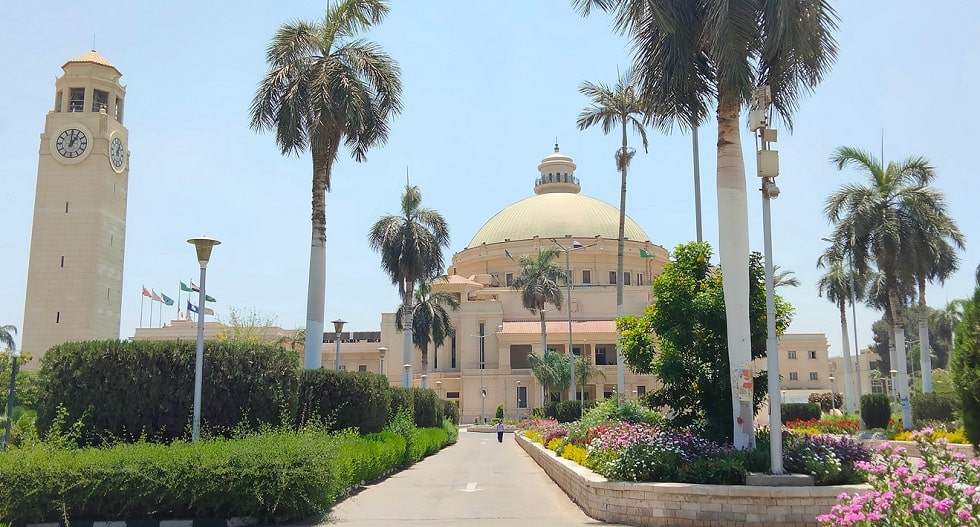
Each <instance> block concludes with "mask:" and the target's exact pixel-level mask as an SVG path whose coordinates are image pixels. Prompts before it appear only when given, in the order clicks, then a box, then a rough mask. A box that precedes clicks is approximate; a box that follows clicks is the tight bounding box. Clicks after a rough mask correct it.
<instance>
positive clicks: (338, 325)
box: [333, 318, 347, 370]
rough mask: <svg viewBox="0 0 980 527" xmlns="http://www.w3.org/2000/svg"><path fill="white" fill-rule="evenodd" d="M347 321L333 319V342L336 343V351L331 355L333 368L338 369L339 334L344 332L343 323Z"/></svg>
mask: <svg viewBox="0 0 980 527" xmlns="http://www.w3.org/2000/svg"><path fill="white" fill-rule="evenodd" d="M346 323H347V322H346V321H345V320H343V319H339V318H338V319H337V320H334V321H333V333H334V342H336V343H337V352H336V354H334V357H333V369H335V370H339V369H340V334H341V333H343V332H344V324H346Z"/></svg>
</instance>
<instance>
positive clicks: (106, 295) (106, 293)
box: [105, 287, 109, 300]
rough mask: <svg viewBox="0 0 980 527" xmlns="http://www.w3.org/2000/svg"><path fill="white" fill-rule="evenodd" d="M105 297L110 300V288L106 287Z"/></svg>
mask: <svg viewBox="0 0 980 527" xmlns="http://www.w3.org/2000/svg"><path fill="white" fill-rule="evenodd" d="M105 299H106V300H109V288H108V287H107V288H105Z"/></svg>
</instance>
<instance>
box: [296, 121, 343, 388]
mask: <svg viewBox="0 0 980 527" xmlns="http://www.w3.org/2000/svg"><path fill="white" fill-rule="evenodd" d="M324 143H326V144H324ZM310 151H311V154H312V156H313V203H312V205H313V206H312V209H313V214H312V217H311V223H312V227H313V228H312V236H311V240H310V276H309V285H308V287H307V290H306V345H305V347H304V348H303V367H304V368H306V369H308V370H311V369H319V368H320V367H321V366H322V360H323V303H324V298H325V297H326V288H327V191H328V190H330V166H331V163H332V162H333V158H334V156H336V146H335V145H334V143H333V142H330V141H326V142H324V141H322V138H320V139H317V140H314V144H313V145H311V148H310Z"/></svg>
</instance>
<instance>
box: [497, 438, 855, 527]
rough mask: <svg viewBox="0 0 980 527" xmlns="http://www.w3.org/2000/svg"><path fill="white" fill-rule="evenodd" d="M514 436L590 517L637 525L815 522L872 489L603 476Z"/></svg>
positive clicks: (806, 525) (783, 526)
mask: <svg viewBox="0 0 980 527" xmlns="http://www.w3.org/2000/svg"><path fill="white" fill-rule="evenodd" d="M514 437H515V439H516V440H517V443H518V444H519V445H521V447H522V448H523V449H524V451H525V452H527V453H528V454H529V455H530V456H531V458H532V459H534V460H535V461H536V462H537V463H538V465H540V466H541V468H543V469H544V471H545V472H546V473H547V474H548V476H550V477H551V479H552V480H554V482H555V483H557V484H558V486H559V487H561V488H562V490H564V491H565V493H566V494H568V496H569V498H571V499H572V501H574V502H575V503H577V504H578V506H579V507H581V508H582V510H583V511H585V513H586V514H588V515H589V516H590V517H592V518H595V519H597V520H602V521H605V522H612V523H623V524H627V525H636V526H642V527H646V526H672V527H673V526H678V527H679V526H684V527H709V526H725V527H741V526H750V525H751V526H755V525H766V526H776V527H811V526H813V527H816V526H817V525H818V524H817V520H816V517H817V515H819V514H826V513H828V512H830V509H831V508H832V507H833V506H834V505H836V504H837V496H838V495H839V494H841V493H842V492H847V493H850V494H855V493H864V492H868V491H870V490H871V488H870V487H869V486H868V485H837V486H828V487H748V486H739V485H695V484H689V483H629V482H623V481H608V480H607V479H606V478H604V477H602V476H600V475H599V474H596V473H595V472H592V471H591V470H589V469H587V468H585V467H583V466H581V465H579V464H578V463H575V462H572V461H569V460H567V459H563V458H561V457H558V456H557V455H555V453H554V452H552V451H551V450H548V449H546V448H544V447H543V446H542V445H541V444H540V443H534V442H532V441H530V440H528V439H527V438H525V437H524V436H523V435H522V434H514Z"/></svg>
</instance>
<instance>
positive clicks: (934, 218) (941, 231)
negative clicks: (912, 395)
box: [904, 206, 965, 393]
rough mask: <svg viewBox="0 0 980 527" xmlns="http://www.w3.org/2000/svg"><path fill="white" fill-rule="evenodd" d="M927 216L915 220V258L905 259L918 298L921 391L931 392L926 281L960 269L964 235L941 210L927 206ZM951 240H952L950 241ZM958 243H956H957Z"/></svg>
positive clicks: (941, 281)
mask: <svg viewBox="0 0 980 527" xmlns="http://www.w3.org/2000/svg"><path fill="white" fill-rule="evenodd" d="M925 212H926V213H927V214H926V216H925V217H923V218H920V219H918V220H917V221H916V225H918V226H919V230H918V231H917V232H915V234H914V236H913V240H912V244H913V245H914V246H915V249H914V250H913V251H911V253H912V258H909V259H907V260H905V261H904V263H906V264H908V265H910V266H911V272H912V275H913V277H914V280H915V284H916V289H917V296H918V299H919V309H918V312H919V321H918V322H919V365H920V370H919V371H921V372H922V391H923V393H932V353H931V348H930V346H929V306H928V305H927V303H926V282H939V283H940V284H942V283H944V282H945V281H946V279H947V278H949V277H950V276H951V275H952V274H953V273H954V272H956V270H957V269H959V266H960V265H959V264H960V258H959V256H958V255H957V254H956V250H957V249H959V250H962V249H963V248H964V244H965V238H964V237H963V234H962V233H960V230H959V228H958V227H957V226H956V223H955V222H954V221H953V220H952V218H950V217H949V216H948V215H947V214H946V210H945V206H943V207H942V210H926V211H925ZM950 242H952V243H950ZM954 245H955V247H954Z"/></svg>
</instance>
